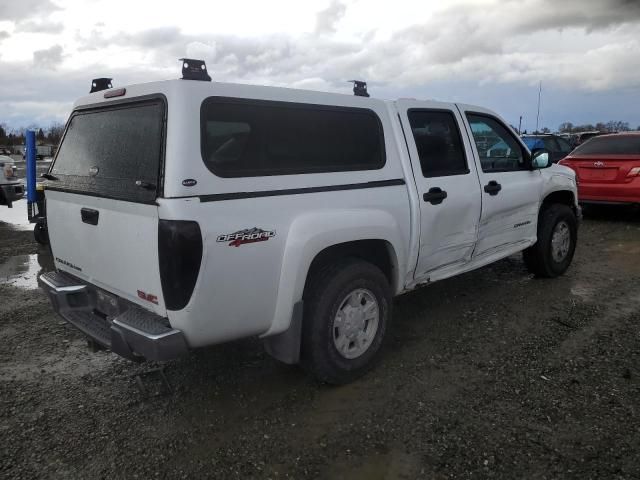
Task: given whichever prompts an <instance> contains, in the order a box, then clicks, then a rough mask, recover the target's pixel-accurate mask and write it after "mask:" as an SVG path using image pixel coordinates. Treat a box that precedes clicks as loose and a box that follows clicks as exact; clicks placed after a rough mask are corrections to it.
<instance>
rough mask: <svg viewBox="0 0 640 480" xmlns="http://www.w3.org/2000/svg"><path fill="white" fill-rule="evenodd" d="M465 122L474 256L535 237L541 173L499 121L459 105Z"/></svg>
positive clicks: (513, 247) (519, 142)
mask: <svg viewBox="0 0 640 480" xmlns="http://www.w3.org/2000/svg"><path fill="white" fill-rule="evenodd" d="M460 108H461V111H462V112H463V113H464V115H465V117H466V120H467V122H468V129H469V130H468V134H469V137H470V138H471V139H472V140H473V143H474V145H473V147H474V155H475V156H476V159H477V165H478V168H479V171H478V174H479V178H480V185H481V188H482V216H481V220H480V226H479V229H478V242H477V245H476V249H475V251H474V257H483V256H491V255H493V254H500V253H501V252H505V251H508V250H516V249H518V248H519V247H520V246H522V245H525V244H528V243H532V242H534V241H535V239H536V236H537V234H536V229H537V223H538V209H539V206H540V199H541V196H542V188H543V178H542V174H541V173H540V171H539V170H531V169H530V159H529V152H528V151H527V149H526V148H525V147H524V145H523V144H522V142H521V141H520V140H519V138H518V137H517V135H516V134H515V133H514V132H513V131H512V130H511V129H509V128H508V127H507V126H506V125H505V124H504V122H503V121H502V120H501V119H499V118H498V117H496V116H495V115H494V114H492V113H490V112H488V111H478V109H477V107H469V108H466V107H464V106H460Z"/></svg>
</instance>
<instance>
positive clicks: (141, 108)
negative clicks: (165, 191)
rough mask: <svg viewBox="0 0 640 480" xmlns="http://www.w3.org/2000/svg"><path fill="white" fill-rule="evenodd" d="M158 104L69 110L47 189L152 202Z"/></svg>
mask: <svg viewBox="0 0 640 480" xmlns="http://www.w3.org/2000/svg"><path fill="white" fill-rule="evenodd" d="M163 126H164V103H162V102H160V101H154V102H152V103H138V104H129V105H120V106H117V107H107V108H99V109H95V110H89V111H80V112H78V113H74V114H73V115H72V117H71V120H70V121H69V125H68V126H67V130H66V133H65V135H64V138H63V140H62V143H61V144H60V149H59V151H58V154H57V156H56V159H55V163H54V164H53V167H52V170H51V173H52V174H53V175H55V176H56V177H58V180H57V181H51V182H50V186H51V188H53V189H55V188H64V189H67V190H70V191H73V192H78V193H88V194H93V195H97V196H105V197H110V198H116V199H122V200H130V201H140V202H152V201H154V200H155V198H156V193H157V192H156V190H157V189H158V174H159V168H160V162H161V156H162V152H163Z"/></svg>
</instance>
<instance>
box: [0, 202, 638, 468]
mask: <svg viewBox="0 0 640 480" xmlns="http://www.w3.org/2000/svg"><path fill="white" fill-rule="evenodd" d="M2 215H4V213H2V212H0V218H3V217H2ZM31 239H32V236H31V233H30V232H28V231H26V230H19V229H18V230H16V228H15V227H12V226H9V225H7V224H3V223H1V222H0V344H1V345H2V346H1V347H0V401H1V402H2V405H1V408H0V476H1V477H3V478H25V479H32V478H36V477H39V478H54V479H55V478H78V479H86V478H141V479H146V478H156V477H159V478H205V477H211V478H243V479H244V478H273V479H276V478H344V479H383V478H386V479H393V478H436V479H440V478H472V477H473V478H507V479H513V478H540V479H543V478H548V479H551V478H554V479H555V478H576V479H587V478H640V326H639V323H640V212H637V211H627V210H610V209H609V210H605V211H600V212H596V213H595V214H592V216H590V217H587V218H586V219H585V221H584V223H583V224H582V227H581V230H580V241H579V247H578V250H577V253H576V258H575V261H574V264H573V266H572V267H571V269H570V271H569V272H568V274H567V275H565V276H564V277H562V278H559V279H556V280H539V279H534V278H532V277H531V276H530V275H528V274H527V272H526V270H525V269H524V265H523V263H522V261H521V260H520V258H519V257H512V258H508V259H506V260H504V261H501V262H499V263H497V264H495V265H492V266H490V267H487V268H483V269H481V270H479V271H476V272H472V273H469V274H466V275H463V276H461V277H458V278H455V279H451V280H447V281H443V282H440V283H437V284H434V285H432V286H430V287H428V288H426V289H423V290H420V291H417V292H414V293H411V294H408V295H405V296H403V297H400V298H398V299H397V300H396V302H395V314H394V322H395V324H394V327H393V332H392V340H391V342H390V343H389V348H388V349H387V352H386V354H385V358H384V360H383V363H382V364H381V365H380V366H379V367H378V368H377V369H376V370H374V371H373V372H372V373H370V374H369V375H368V376H367V377H366V378H364V379H362V380H360V381H358V382H356V383H354V384H352V385H349V386H345V387H341V388H332V387H326V386H323V385H318V384H316V383H314V381H312V380H310V379H309V378H307V377H306V376H305V375H304V374H303V373H302V372H301V371H299V370H298V369H297V368H294V367H286V366H283V365H280V364H278V363H277V362H276V361H275V360H272V359H271V358H270V357H268V356H267V355H266V354H264V353H263V352H262V349H261V347H260V345H259V343H258V342H257V341H246V342H238V343H234V344H229V345H224V346H219V347H216V348H211V349H207V350H202V351H198V352H195V353H193V354H192V355H191V356H189V357H187V358H184V359H181V360H178V361H173V362H169V363H166V364H165V365H164V372H165V373H166V377H167V378H168V380H169V382H170V384H171V385H172V387H173V392H172V393H166V391H165V389H164V388H163V386H162V382H161V381H160V380H159V375H158V374H157V373H153V369H154V367H156V365H149V364H133V363H129V362H128V361H126V360H122V359H120V358H117V357H115V356H114V355H112V354H110V353H106V352H98V353H91V352H90V351H88V350H87V349H86V346H85V341H84V339H83V338H82V336H81V335H80V334H78V333H76V331H75V330H73V329H72V328H71V327H69V326H67V325H66V324H64V322H62V321H61V320H60V319H59V318H57V317H56V316H55V315H54V314H52V312H51V309H50V307H49V304H48V302H47V300H46V299H45V298H44V296H43V295H42V294H41V293H40V292H39V291H38V290H35V289H34V287H35V277H36V274H37V273H38V271H40V270H41V269H46V268H50V263H51V260H50V257H49V256H48V254H47V253H46V252H45V251H42V250H38V248H37V246H36V245H35V244H34V243H33V242H32V240H31ZM144 372H151V373H149V374H148V375H146V376H143V377H142V379H143V381H144V383H145V385H147V386H148V387H149V389H150V390H151V391H152V393H156V391H157V392H158V393H159V395H157V396H153V395H152V396H151V397H150V398H143V396H142V394H141V392H140V390H139V389H138V387H137V386H136V374H140V373H144ZM163 392H164V393H163Z"/></svg>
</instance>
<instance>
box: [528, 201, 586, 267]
mask: <svg viewBox="0 0 640 480" xmlns="http://www.w3.org/2000/svg"><path fill="white" fill-rule="evenodd" d="M577 240H578V222H577V219H576V215H575V214H574V213H573V210H571V208H569V207H568V206H566V205H561V204H554V205H551V206H549V207H548V208H546V209H544V210H543V211H542V212H541V213H540V219H539V220H538V241H537V242H536V243H535V244H534V245H532V246H531V247H529V248H527V249H526V250H525V251H524V252H523V258H524V263H525V264H526V266H527V269H528V270H529V271H530V272H531V273H534V274H536V275H537V276H539V277H548V278H552V277H557V276H558V275H562V274H563V273H564V272H565V271H566V270H567V268H569V265H571V261H572V260H573V254H574V252H575V248H576V242H577Z"/></svg>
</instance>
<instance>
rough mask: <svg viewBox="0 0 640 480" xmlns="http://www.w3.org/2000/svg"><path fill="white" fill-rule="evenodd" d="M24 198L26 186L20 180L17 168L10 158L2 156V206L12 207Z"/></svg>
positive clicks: (0, 202)
mask: <svg viewBox="0 0 640 480" xmlns="http://www.w3.org/2000/svg"><path fill="white" fill-rule="evenodd" d="M23 196H24V185H22V182H20V181H19V180H18V176H17V175H16V166H15V164H14V163H13V160H12V159H11V158H10V157H7V156H4V155H0V205H6V206H8V207H9V208H11V207H12V204H13V202H15V201H16V200H20V199H21V198H22V197H23Z"/></svg>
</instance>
